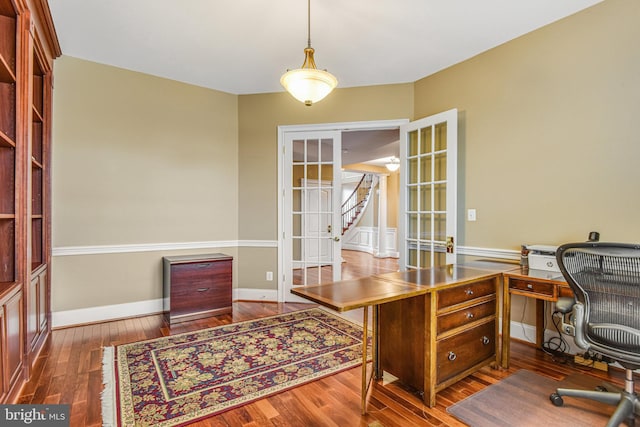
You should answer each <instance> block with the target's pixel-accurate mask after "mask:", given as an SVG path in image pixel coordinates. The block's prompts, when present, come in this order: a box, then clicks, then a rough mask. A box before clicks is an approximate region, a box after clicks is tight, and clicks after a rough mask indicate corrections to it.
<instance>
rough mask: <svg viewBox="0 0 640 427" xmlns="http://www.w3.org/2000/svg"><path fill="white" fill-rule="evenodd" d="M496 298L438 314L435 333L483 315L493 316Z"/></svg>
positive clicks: (461, 324)
mask: <svg viewBox="0 0 640 427" xmlns="http://www.w3.org/2000/svg"><path fill="white" fill-rule="evenodd" d="M495 314H496V300H495V299H494V300H491V301H487V302H485V303H482V304H477V305H473V306H471V307H467V308H464V309H462V310H457V311H454V312H453V313H449V314H445V315H442V316H438V326H437V334H438V335H440V334H442V333H443V332H446V331H450V330H451V329H455V328H457V327H459V326H464V325H467V324H469V323H471V322H475V321H477V320H480V319H482V318H485V317H489V316H495Z"/></svg>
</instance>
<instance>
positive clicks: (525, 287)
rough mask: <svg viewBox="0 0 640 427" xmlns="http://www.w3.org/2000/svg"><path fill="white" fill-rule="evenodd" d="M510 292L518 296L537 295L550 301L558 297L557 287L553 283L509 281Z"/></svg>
mask: <svg viewBox="0 0 640 427" xmlns="http://www.w3.org/2000/svg"><path fill="white" fill-rule="evenodd" d="M509 290H510V291H511V292H513V293H516V294H518V293H519V294H524V295H526V294H536V295H540V296H543V297H547V298H548V299H555V297H556V295H555V285H553V284H551V283H544V282H535V281H528V280H522V279H509ZM514 291H515V292H514Z"/></svg>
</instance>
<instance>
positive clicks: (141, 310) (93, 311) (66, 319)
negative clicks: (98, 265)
mask: <svg viewBox="0 0 640 427" xmlns="http://www.w3.org/2000/svg"><path fill="white" fill-rule="evenodd" d="M161 312H162V298H159V299H154V300H148V301H137V302H129V303H125V304H114V305H103V306H98V307H89V308H80V309H77V310H65V311H54V312H53V313H51V327H52V328H63V327H66V326H73V325H82V324H85V323H96V322H105V321H108V320H115V319H124V318H127V317H135V316H145V315H149V314H156V313H161Z"/></svg>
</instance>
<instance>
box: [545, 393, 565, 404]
mask: <svg viewBox="0 0 640 427" xmlns="http://www.w3.org/2000/svg"><path fill="white" fill-rule="evenodd" d="M549 400H550V401H551V403H553V404H554V405H555V406H562V405H564V400H562V396H560V395H559V394H558V393H551V395H550V396H549Z"/></svg>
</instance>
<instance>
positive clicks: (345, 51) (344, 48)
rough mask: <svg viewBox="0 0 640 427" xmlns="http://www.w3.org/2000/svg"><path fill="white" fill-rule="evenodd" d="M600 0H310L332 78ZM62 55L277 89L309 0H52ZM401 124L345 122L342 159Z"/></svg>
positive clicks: (387, 150)
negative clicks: (355, 125) (354, 128)
mask: <svg viewBox="0 0 640 427" xmlns="http://www.w3.org/2000/svg"><path fill="white" fill-rule="evenodd" d="M600 1H601V0H561V1H559V0H517V1H514V0H482V1H479V0H402V1H397V0H374V1H372V0H349V1H344V0H311V44H312V46H313V47H314V48H315V50H316V54H315V60H316V64H317V66H318V68H322V69H328V70H329V71H330V72H331V73H333V74H334V75H335V76H336V77H337V78H338V81H339V84H338V87H343V88H344V87H355V86H368V85H379V84H393V83H407V82H415V81H417V80H419V79H421V78H423V77H426V76H428V75H430V74H433V73H435V72H437V71H439V70H442V69H444V68H446V67H449V66H451V65H453V64H456V63H458V62H461V61H464V60H465V59H467V58H470V57H472V56H475V55H477V54H479V53H481V52H483V51H486V50H488V49H491V48H493V47H495V46H498V45H500V44H502V43H505V42H507V41H509V40H511V39H513V38H516V37H518V36H521V35H523V34H525V33H528V32H530V31H533V30H535V29H537V28H540V27H542V26H544V25H547V24H549V23H551V22H553V21H556V20H558V19H561V18H563V17H565V16H568V15H571V14H573V13H575V12H577V11H579V10H582V9H584V8H587V7H589V6H592V5H594V4H596V3H599V2H600ZM49 6H50V8H51V13H52V16H53V21H54V25H55V28H56V32H57V34H58V38H59V41H60V46H61V48H62V53H63V55H68V56H73V57H76V58H81V59H85V60H89V61H94V62H98V63H102V64H107V65H112V66H115V67H120V68H124V69H128V70H133V71H139V72H143V73H147V74H151V75H155V76H159V77H164V78H168V79H172V80H177V81H181V82H185V83H190V84H194V85H197V86H202V87H206V88H211V89H215V90H219V91H223V92H228V93H232V94H238V95H242V94H257V93H268V92H281V91H283V89H282V87H281V86H280V76H281V75H282V74H283V73H284V72H285V71H286V70H287V69H291V68H299V67H300V66H301V65H302V62H303V60H304V53H303V51H304V48H305V46H306V43H307V2H306V1H305V0H273V1H266V0H226V1H225V0H182V1H176V0H109V1H99V0H49ZM398 139H399V133H398V130H397V129H396V130H391V131H366V132H345V133H343V136H342V140H343V145H342V147H343V159H342V163H343V164H345V165H347V164H351V163H365V162H366V163H369V164H374V165H383V164H384V163H386V162H387V161H388V158H389V157H391V156H398Z"/></svg>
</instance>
